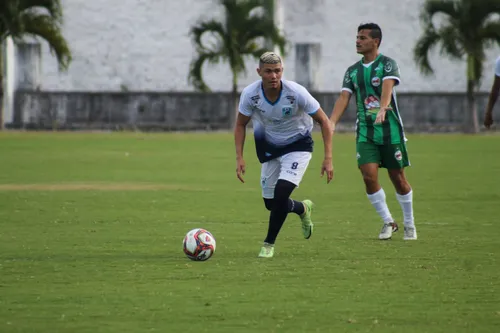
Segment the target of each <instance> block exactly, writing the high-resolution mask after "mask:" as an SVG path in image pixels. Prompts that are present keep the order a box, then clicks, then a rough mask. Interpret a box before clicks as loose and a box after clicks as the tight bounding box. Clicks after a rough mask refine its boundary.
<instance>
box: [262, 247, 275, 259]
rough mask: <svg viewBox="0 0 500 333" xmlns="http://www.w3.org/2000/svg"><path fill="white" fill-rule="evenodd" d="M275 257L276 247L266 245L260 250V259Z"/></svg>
mask: <svg viewBox="0 0 500 333" xmlns="http://www.w3.org/2000/svg"><path fill="white" fill-rule="evenodd" d="M273 256H274V245H271V244H264V246H263V247H262V248H261V249H260V253H259V258H272V257H273Z"/></svg>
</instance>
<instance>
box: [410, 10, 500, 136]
mask: <svg viewBox="0 0 500 333" xmlns="http://www.w3.org/2000/svg"><path fill="white" fill-rule="evenodd" d="M438 14H443V15H444V16H445V20H444V22H443V24H442V25H441V26H440V27H436V25H435V24H434V22H433V19H435V18H436V16H437V15H438ZM493 14H500V0H427V1H426V2H425V4H424V6H423V8H422V12H421V22H422V25H423V26H424V32H423V34H422V36H421V37H420V38H419V39H418V41H417V43H416V45H415V48H414V59H415V62H416V63H417V65H418V66H419V68H420V70H421V71H422V73H423V74H426V75H430V74H432V73H433V72H434V70H433V68H432V67H431V65H430V62H429V53H430V51H431V50H432V49H433V48H434V47H436V46H437V45H440V53H441V55H446V56H448V57H449V58H451V59H452V60H457V61H466V63H467V73H466V74H467V108H468V110H467V112H466V115H465V116H464V131H466V132H473V133H477V132H479V124H478V118H477V106H476V103H475V91H476V89H477V88H478V86H479V84H480V81H481V77H482V73H483V65H484V61H485V50H486V49H487V48H488V47H490V46H492V45H493V44H495V43H497V44H499V45H500V21H499V20H498V19H494V17H493Z"/></svg>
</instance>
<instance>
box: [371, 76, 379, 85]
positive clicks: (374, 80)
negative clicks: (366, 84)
mask: <svg viewBox="0 0 500 333" xmlns="http://www.w3.org/2000/svg"><path fill="white" fill-rule="evenodd" d="M372 85H373V86H374V87H378V86H380V78H379V77H378V76H374V77H372Z"/></svg>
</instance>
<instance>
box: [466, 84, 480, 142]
mask: <svg viewBox="0 0 500 333" xmlns="http://www.w3.org/2000/svg"><path fill="white" fill-rule="evenodd" d="M474 87H475V83H474V81H472V80H467V110H466V115H465V117H464V120H465V123H464V132H466V133H471V134H474V133H479V121H478V119H477V105H476V96H475V93H474Z"/></svg>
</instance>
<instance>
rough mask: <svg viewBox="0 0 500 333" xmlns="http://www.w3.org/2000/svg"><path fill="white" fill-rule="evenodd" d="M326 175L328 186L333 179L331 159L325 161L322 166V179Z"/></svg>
mask: <svg viewBox="0 0 500 333" xmlns="http://www.w3.org/2000/svg"><path fill="white" fill-rule="evenodd" d="M325 173H326V183H327V184H328V183H330V181H331V180H332V179H333V164H332V159H331V157H330V158H325V159H324V160H323V165H322V166H321V177H323V176H324V175H325Z"/></svg>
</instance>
